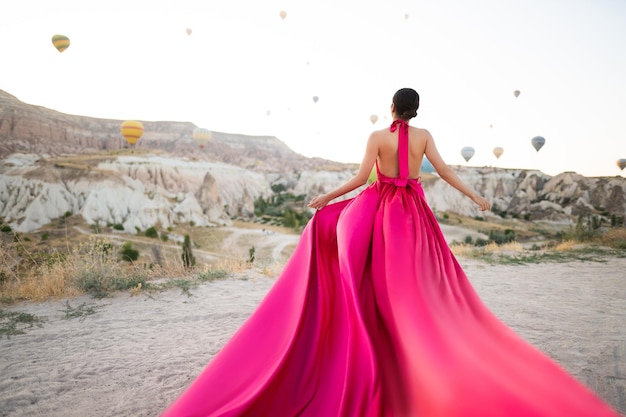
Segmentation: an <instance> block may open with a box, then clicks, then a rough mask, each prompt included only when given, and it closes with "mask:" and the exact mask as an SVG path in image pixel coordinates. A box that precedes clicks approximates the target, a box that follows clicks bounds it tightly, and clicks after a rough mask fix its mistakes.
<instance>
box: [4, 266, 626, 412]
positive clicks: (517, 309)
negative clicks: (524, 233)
mask: <svg viewBox="0 0 626 417" xmlns="http://www.w3.org/2000/svg"><path fill="white" fill-rule="evenodd" d="M461 264H462V265H463V267H464V268H465V270H466V272H467V274H468V277H469V278H470V281H471V282H472V284H473V285H474V287H475V288H476V290H477V291H478V293H479V295H480V296H481V297H482V299H483V300H484V302H485V303H486V304H487V306H488V307H489V308H490V309H491V310H492V311H493V312H494V313H495V314H496V315H497V316H498V317H500V318H501V319H502V320H503V321H504V322H505V323H507V324H508V325H509V326H511V327H512V328H513V329H514V330H515V331H517V332H518V333H519V334H520V335H521V336H522V337H524V338H525V339H526V340H528V341H529V342H531V343H532V344H534V345H535V346H537V347H538V348H539V349H541V350H542V351H544V352H546V353H547V354H548V355H549V356H551V357H552V358H553V359H554V360H556V361H557V362H558V363H560V364H561V365H562V366H563V367H564V368H566V369H567V370H568V371H569V372H571V373H572V374H573V375H574V376H576V377H577V378H578V379H580V380H581V381H583V382H584V383H585V384H587V385H588V386H589V387H591V388H592V389H593V390H594V391H596V392H597V393H598V394H599V395H600V396H602V397H603V398H605V399H606V400H607V401H608V402H609V403H611V404H612V405H613V406H614V407H615V408H617V409H619V410H621V412H626V329H625V325H624V323H626V282H625V280H626V277H625V274H624V271H625V270H626V259H623V258H621V259H620V258H616V259H609V260H607V261H606V262H580V261H576V262H567V263H544V264H530V265H523V266H504V265H498V266H490V265H486V264H482V263H479V262H478V261H473V260H464V259H461ZM274 282H275V279H274V278H268V277H266V276H264V275H261V274H259V273H256V272H254V271H248V272H246V273H245V274H244V275H240V276H233V278H231V279H226V280H220V281H214V282H211V283H206V284H202V285H200V286H199V287H197V288H195V289H192V290H191V294H192V295H191V297H189V296H187V295H185V294H182V293H181V292H180V290H171V291H167V292H163V293H156V294H142V295H139V296H137V297H131V296H130V295H128V294H121V295H118V296H116V297H115V298H111V299H106V300H94V299H91V298H89V297H81V298H77V299H74V300H70V304H71V306H72V308H73V310H74V311H77V310H79V309H80V308H79V307H80V306H81V304H82V305H86V306H87V307H91V308H92V309H93V310H94V312H93V314H89V315H84V316H83V317H78V318H74V319H68V318H67V317H65V316H66V315H67V313H64V310H67V307H66V306H65V305H64V302H65V300H56V301H48V302H45V303H39V304H29V303H22V304H17V305H14V306H11V307H10V308H9V310H10V311H15V312H26V313H30V314H35V315H37V316H38V317H42V318H44V319H45V321H44V322H43V323H42V327H37V326H35V327H33V328H30V329H26V333H25V334H22V335H16V336H12V337H11V338H10V339H7V338H6V337H5V338H3V339H0V416H3V417H8V416H11V417H27V416H47V417H61V416H63V417H72V416H80V417H83V416H91V417H108V416H133V417H141V416H146V417H147V416H150V417H154V416H157V415H158V413H159V412H160V411H161V410H163V409H164V408H165V407H166V406H167V405H168V404H169V403H170V402H171V401H172V400H173V399H174V398H175V397H177V395H178V394H179V393H180V392H181V390H183V389H184V387H186V386H187V385H188V384H189V382H190V381H191V380H192V379H193V378H194V377H195V376H196V375H197V374H198V373H199V372H200V371H201V370H202V369H203V367H204V366H205V365H206V363H207V362H208V361H209V360H210V359H211V357H212V356H213V355H214V354H215V353H216V352H217V351H218V350H219V349H220V348H221V347H222V346H223V344H224V343H225V342H226V341H227V340H228V339H229V338H230V337H231V335H232V334H233V333H234V332H235V331H236V330H237V329H238V328H239V326H240V325H241V324H242V323H243V321H244V320H245V319H246V318H247V317H248V316H249V314H250V313H251V312H252V311H253V310H254V308H255V307H256V306H257V305H258V303H259V302H260V300H261V299H262V298H263V296H264V295H265V294H266V293H267V291H268V290H269V288H270V287H271V286H272V285H273V283H274Z"/></svg>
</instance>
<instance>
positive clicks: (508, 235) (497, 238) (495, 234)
mask: <svg viewBox="0 0 626 417" xmlns="http://www.w3.org/2000/svg"><path fill="white" fill-rule="evenodd" d="M489 240H490V241H492V242H495V243H497V244H498V245H502V244H503V243H508V242H513V241H514V240H515V231H514V230H511V229H506V230H505V231H504V233H503V232H501V231H499V230H492V231H490V232H489Z"/></svg>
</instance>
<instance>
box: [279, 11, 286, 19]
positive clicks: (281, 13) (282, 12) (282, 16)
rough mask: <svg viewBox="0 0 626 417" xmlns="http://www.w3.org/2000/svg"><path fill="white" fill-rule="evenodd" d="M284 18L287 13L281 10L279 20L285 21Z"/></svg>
mask: <svg viewBox="0 0 626 417" xmlns="http://www.w3.org/2000/svg"><path fill="white" fill-rule="evenodd" d="M286 17H287V12H286V11H284V10H281V12H280V18H281V19H283V20H285V18H286Z"/></svg>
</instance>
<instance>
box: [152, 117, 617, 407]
mask: <svg viewBox="0 0 626 417" xmlns="http://www.w3.org/2000/svg"><path fill="white" fill-rule="evenodd" d="M398 127H399V129H398ZM396 130H398V132H399V134H398V138H399V139H398V140H399V144H398V157H399V163H400V176H399V177H398V178H388V177H385V176H384V175H382V174H380V172H379V173H378V181H376V182H375V183H373V184H371V185H370V186H369V187H368V188H367V189H365V190H364V191H363V192H362V193H360V194H359V195H358V196H357V197H356V198H354V199H351V200H347V201H342V202H339V203H336V204H330V205H328V206H326V207H325V208H324V209H322V210H319V211H318V212H317V213H316V214H315V216H314V217H313V219H311V221H310V222H309V224H308V225H307V227H306V228H305V230H304V231H303V233H302V237H301V239H300V242H299V244H298V246H297V247H296V249H295V251H294V253H293V255H292V256H291V259H290V260H289V262H288V263H287V265H286V266H285V268H284V270H283V272H282V273H281V275H280V277H279V278H278V280H277V282H276V283H275V285H274V286H273V287H272V289H271V290H270V291H269V293H268V294H267V296H266V297H265V299H264V300H263V301H262V302H261V304H260V305H259V307H258V308H257V310H256V311H255V312H254V313H253V314H252V315H251V317H250V318H249V319H248V320H247V321H246V323H245V324H244V325H243V326H242V327H241V328H240V329H239V330H238V331H237V332H236V334H235V335H234V336H233V337H232V339H231V340H230V341H229V342H228V343H227V344H226V345H225V346H224V348H223V349H222V350H221V351H220V352H219V353H218V354H217V355H216V356H215V358H214V359H213V360H212V361H211V362H210V363H209V365H208V366H207V367H206V368H205V369H204V371H202V373H201V374H200V375H199V376H198V377H197V379H196V380H195V381H194V382H193V383H192V384H191V385H190V386H189V387H188V388H187V390H186V391H185V392H184V393H183V394H182V395H181V396H180V397H179V398H178V399H177V400H176V401H175V402H174V403H173V404H172V405H171V406H170V407H169V408H168V409H167V410H166V411H165V412H164V413H163V414H162V417H192V416H193V417H200V416H202V417H209V416H211V417H218V416H219V417H234V416H246V417H256V416H259V417H260V416H268V417H295V416H299V417H339V416H342V417H516V416H520V417H522V416H523V417H534V416H537V417H538V416H545V417H548V416H550V417H556V416H559V417H577V416H579V417H605V416H606V417H609V416H611V417H618V414H617V412H615V411H613V410H612V409H611V408H610V407H609V406H607V405H606V404H605V403H604V402H603V401H602V400H601V399H599V398H598V397H597V396H596V395H595V394H594V393H592V392H591V391H590V390H589V389H588V388H586V387H585V386H583V385H582V384H581V383H580V382H578V381H577V380H575V379H574V378H573V377H572V376H570V375H569V374H568V373H567V372H565V371H564V370H563V369H562V368H561V367H559V366H558V365H557V364H556V363H555V362H553V361H552V360H551V359H549V358H548V357H547V356H546V355H544V354H543V353H541V352H540V351H539V350H537V349H536V348H534V347H533V346H531V345H530V344H528V343H527V342H525V341H524V340H523V339H521V338H520V337H519V336H518V335H517V334H516V333H514V332H513V331H512V330H511V329H509V328H508V327H507V326H506V325H504V324H503V323H502V322H501V321H500V320H499V319H498V318H496V317H495V316H494V315H493V313H491V312H490V311H489V310H488V309H487V308H486V307H485V305H484V304H483V302H482V301H481V300H480V299H479V297H478V296H477V294H476V292H475V291H474V289H473V288H472V286H471V285H470V283H469V281H468V279H467V277H466V276H465V273H464V272H463V270H462V269H461V267H460V266H459V264H458V262H457V260H456V259H455V257H454V255H453V254H452V253H451V252H450V249H449V247H448V245H447V243H446V241H445V239H444V236H443V234H442V233H441V230H440V229H439V225H438V224H437V221H436V220H435V217H434V216H433V213H432V211H431V210H430V208H429V207H428V205H427V203H426V199H425V197H424V192H423V191H422V187H421V185H420V183H419V181H418V179H409V178H408V126H407V124H406V123H405V122H403V121H396V122H394V124H392V126H391V131H396Z"/></svg>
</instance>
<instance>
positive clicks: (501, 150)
mask: <svg viewBox="0 0 626 417" xmlns="http://www.w3.org/2000/svg"><path fill="white" fill-rule="evenodd" d="M503 153H504V148H502V146H496V147H495V148H493V154H494V155H495V156H496V159H500V157H501V156H502V154H503Z"/></svg>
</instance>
